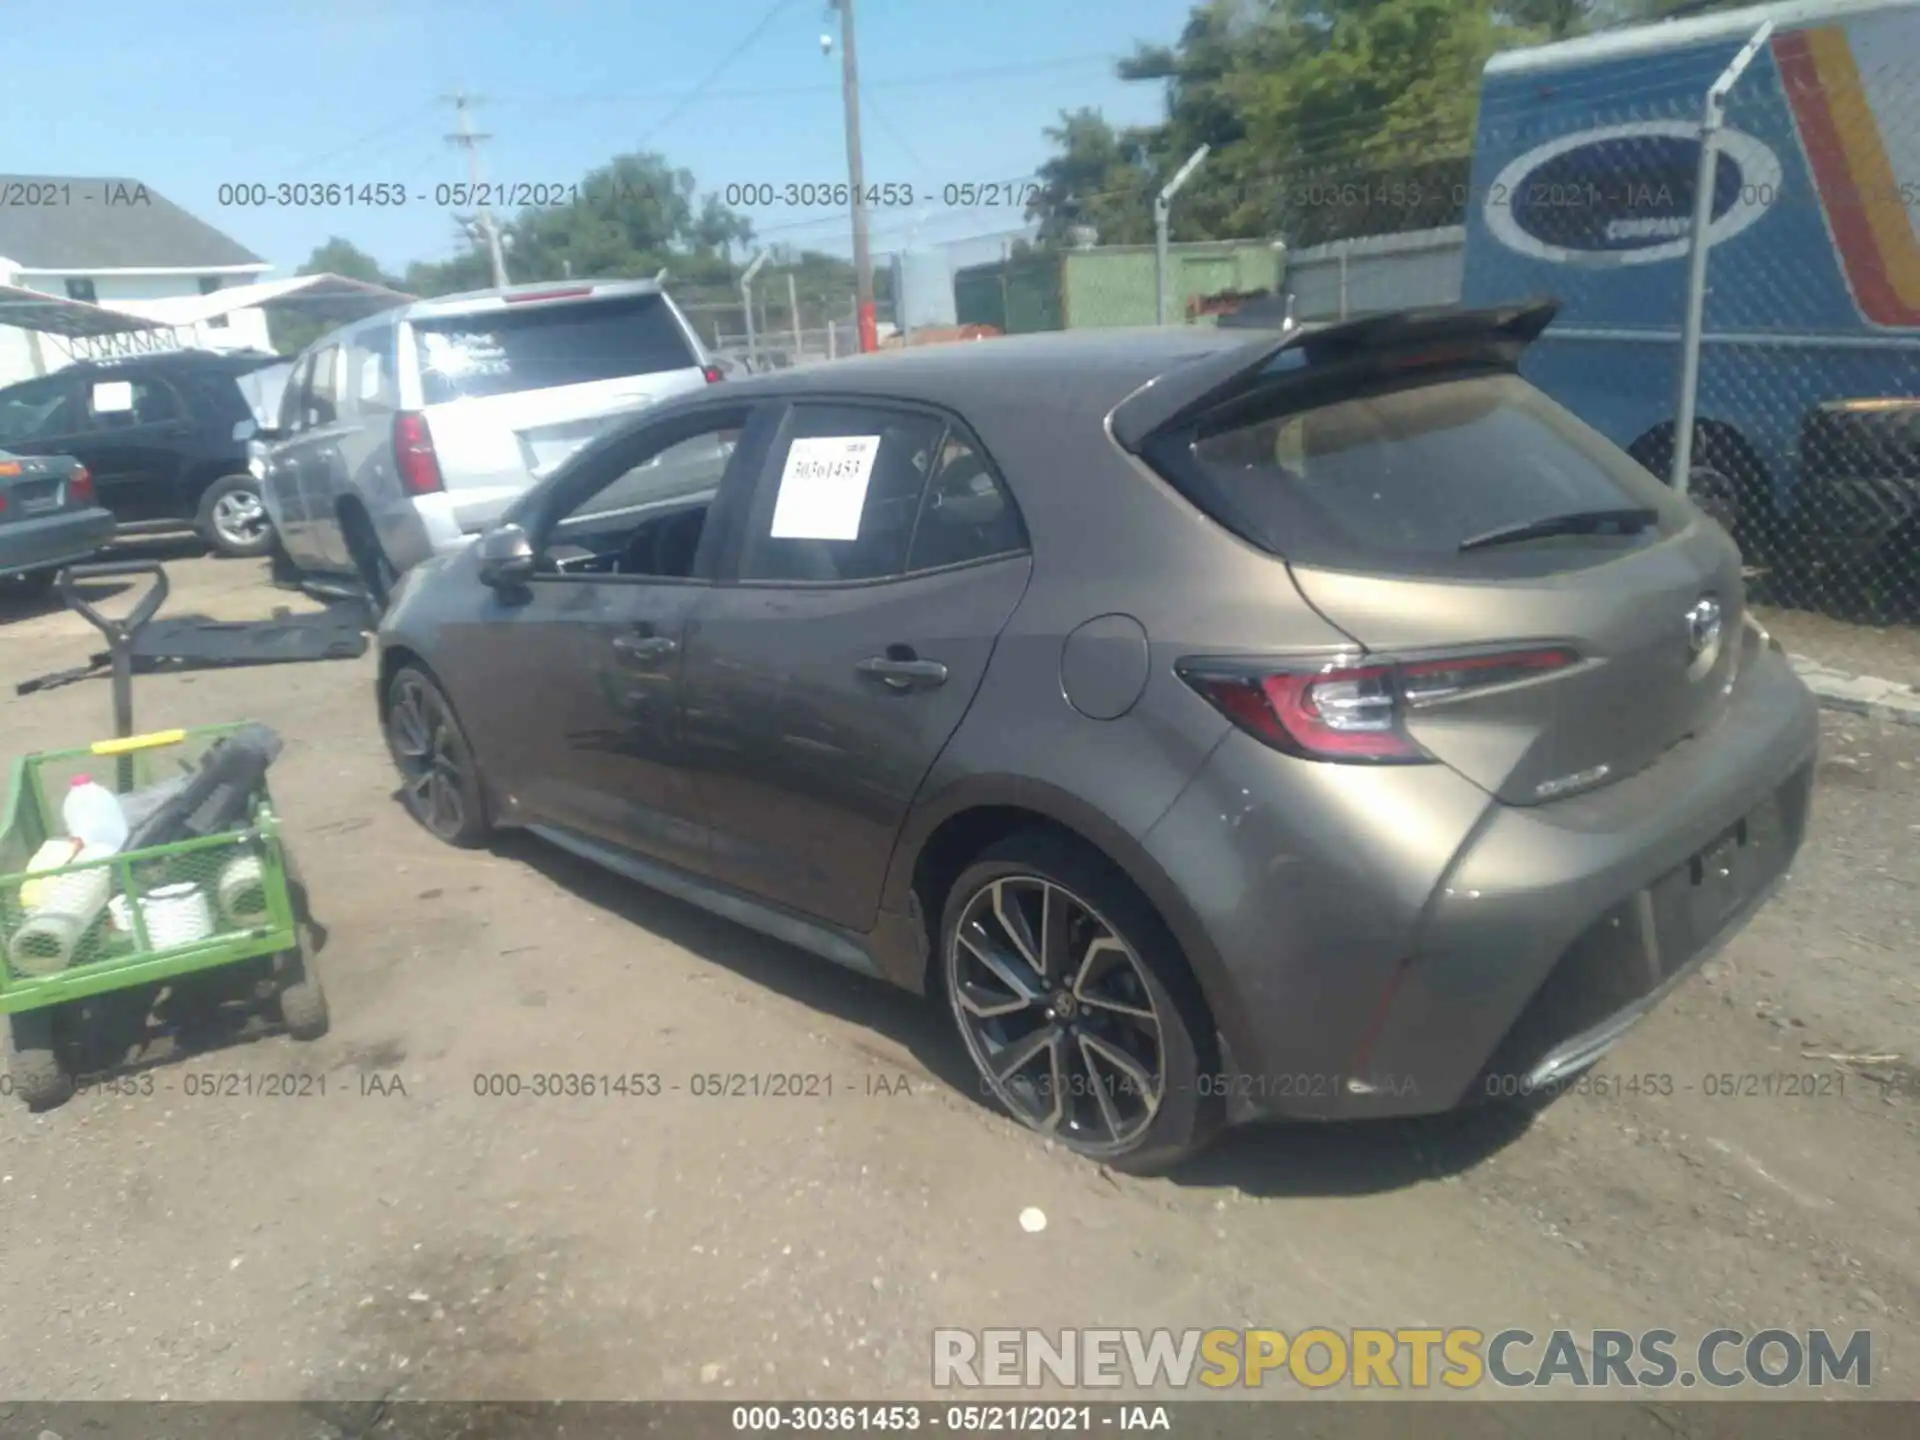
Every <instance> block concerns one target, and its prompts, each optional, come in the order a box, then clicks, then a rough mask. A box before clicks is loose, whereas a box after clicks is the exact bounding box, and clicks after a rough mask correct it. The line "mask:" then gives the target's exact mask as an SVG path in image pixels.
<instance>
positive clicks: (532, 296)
mask: <svg viewBox="0 0 1920 1440" xmlns="http://www.w3.org/2000/svg"><path fill="white" fill-rule="evenodd" d="M591 294H593V287H592V286H590V285H579V286H575V287H574V288H572V289H570V290H532V291H529V292H528V293H526V294H524V295H502V296H501V297H500V298H501V299H502V300H504V301H506V303H507V304H509V305H534V304H538V303H539V302H540V301H542V300H579V299H583V298H584V297H586V296H588V295H591Z"/></svg>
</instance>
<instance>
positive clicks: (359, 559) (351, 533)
mask: <svg viewBox="0 0 1920 1440" xmlns="http://www.w3.org/2000/svg"><path fill="white" fill-rule="evenodd" d="M340 532H341V535H342V536H343V538H344V539H345V540H346V542H347V553H348V554H349V555H351V556H352V557H353V565H354V569H355V570H357V571H358V572H359V575H360V585H361V588H362V589H364V590H365V591H366V593H367V603H368V605H369V606H371V607H372V610H373V615H374V618H375V619H378V618H379V617H380V616H382V615H385V614H386V613H387V607H388V606H389V605H391V604H392V603H393V591H394V587H395V586H396V585H398V584H399V583H400V572H399V571H398V570H396V569H395V568H394V564H393V561H391V560H389V559H388V558H387V552H386V548H385V547H384V546H383V545H381V543H380V537H379V536H378V535H376V534H374V533H373V524H372V522H371V521H369V520H368V519H367V518H366V516H364V515H362V514H361V513H360V512H359V511H358V510H352V509H350V510H348V511H347V512H346V513H345V514H344V515H342V516H341V517H340Z"/></svg>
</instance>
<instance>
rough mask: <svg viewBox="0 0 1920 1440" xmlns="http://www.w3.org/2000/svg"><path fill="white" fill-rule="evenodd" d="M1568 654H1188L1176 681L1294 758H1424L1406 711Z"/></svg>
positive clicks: (1522, 676)
mask: <svg viewBox="0 0 1920 1440" xmlns="http://www.w3.org/2000/svg"><path fill="white" fill-rule="evenodd" d="M1579 658H1580V657H1579V656H1577V655H1576V654H1574V652H1573V651H1571V650H1563V649H1545V650H1511V651H1506V652H1503V653H1500V654H1496V655H1465V656H1449V657H1447V658H1444V659H1435V660H1416V661H1405V662H1400V663H1396V664H1384V665H1332V666H1325V667H1321V668H1314V669H1306V668H1301V669H1295V668H1290V667H1286V666H1265V665H1250V664H1248V663H1246V662H1242V661H1210V660H1190V661H1185V662H1183V663H1182V664H1181V665H1180V666H1179V673H1180V678H1181V679H1182V680H1184V681H1186V682H1187V684H1188V685H1190V686H1192V687H1193V689H1194V690H1196V691H1198V692H1199V694H1200V695H1201V696H1202V697H1204V698H1205V699H1206V700H1207V701H1209V702H1210V703H1211V704H1212V705H1213V707H1214V708H1215V709H1217V710H1218V711H1219V712H1220V713H1221V714H1223V715H1225V716H1226V717H1227V718H1228V719H1229V720H1231V721H1233V723H1234V724H1236V725H1238V726H1239V727H1240V728H1241V729H1242V730H1245V731H1246V732H1247V733H1248V734H1250V735H1252V736H1254V737H1255V738H1256V739H1259V740H1262V741H1264V742H1265V743H1266V744H1268V745H1271V746H1273V748H1274V749H1276V750H1281V751H1284V752H1285V753H1286V754H1289V755H1296V756H1299V757H1300V758H1301V759H1304V760H1333V761H1345V762H1348V763H1352V764H1376V765H1409V764H1424V763H1427V762H1428V761H1429V760H1430V759H1431V757H1430V756H1429V755H1428V754H1427V753H1426V752H1425V751H1424V750H1422V749H1421V748H1420V747H1419V746H1418V745H1417V744H1415V743H1414V741H1413V739H1412V738H1411V737H1410V736H1409V735H1408V734H1407V732H1406V723H1405V722H1406V713H1407V711H1408V710H1415V709H1419V708H1420V707H1421V706H1423V705H1432V704H1437V703H1439V702H1440V701H1442V700H1447V699H1451V698H1453V697H1454V696H1457V695H1462V694H1466V693H1469V692H1472V691H1479V690H1487V689H1491V688H1493V687H1494V686H1498V685H1511V684H1514V683H1515V682H1517V681H1521V680H1529V679H1532V678H1534V677H1535V676H1538V675H1543V674H1546V673H1548V672H1550V671H1553V670H1563V669H1565V668H1566V667H1567V666H1569V665H1574V664H1577V663H1578V662H1579Z"/></svg>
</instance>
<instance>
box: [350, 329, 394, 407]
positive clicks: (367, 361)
mask: <svg viewBox="0 0 1920 1440" xmlns="http://www.w3.org/2000/svg"><path fill="white" fill-rule="evenodd" d="M397 354H398V348H397V346H396V344H395V340H394V333H393V327H392V326H391V325H377V326H375V327H374V328H373V329H371V330H362V331H361V332H360V333H359V334H357V335H355V336H354V337H353V338H352V339H351V340H349V341H348V342H347V384H346V394H347V395H348V396H349V397H350V398H351V400H352V402H353V406H354V408H355V409H356V410H358V411H359V412H360V413H361V414H362V415H366V414H379V415H390V414H392V413H393V412H394V411H395V410H398V409H399V408H400V392H399V388H398V383H397V382H396V381H395V379H394V373H393V370H394V360H395V357H396V355H397Z"/></svg>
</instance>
